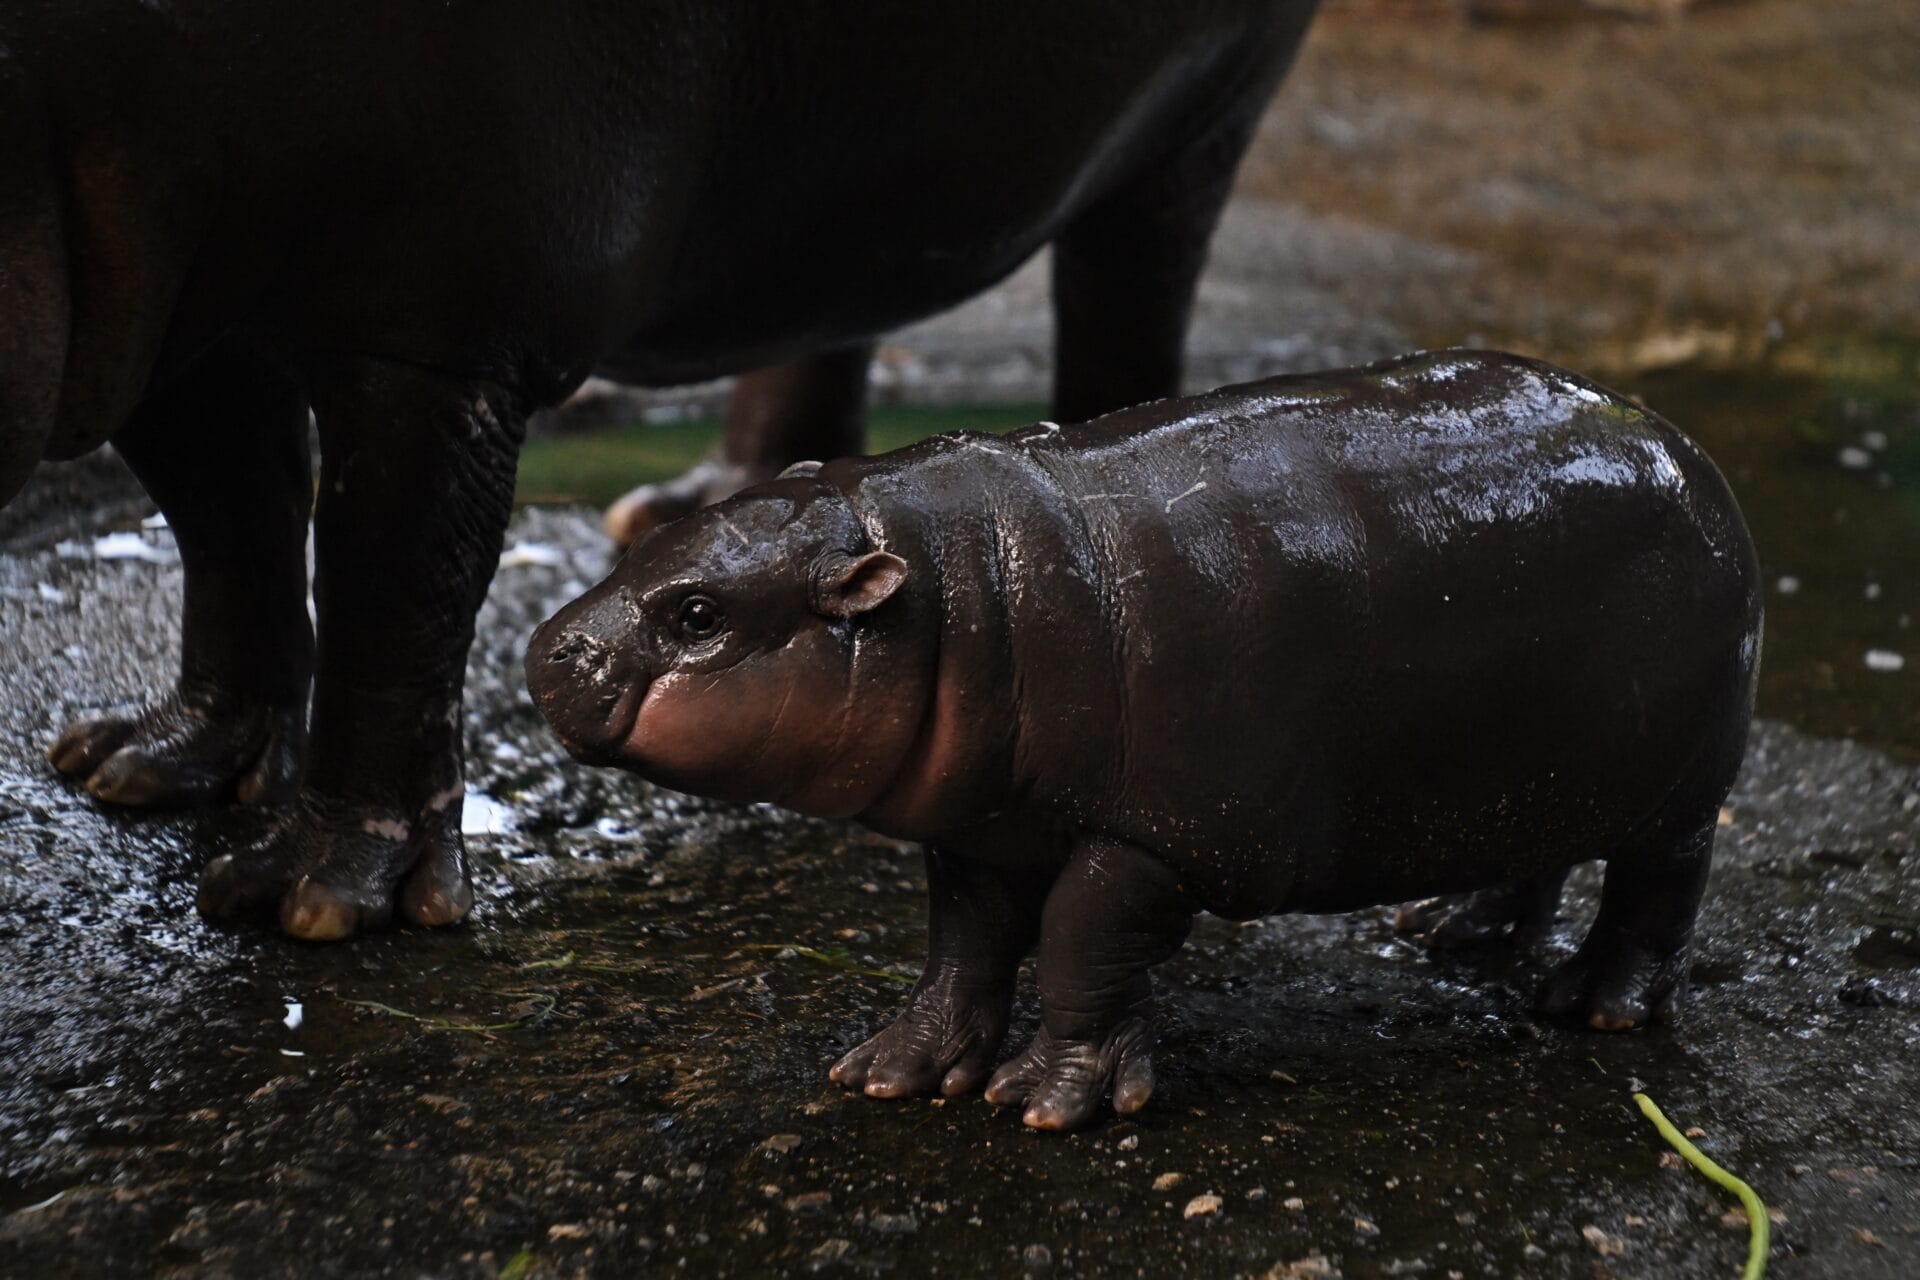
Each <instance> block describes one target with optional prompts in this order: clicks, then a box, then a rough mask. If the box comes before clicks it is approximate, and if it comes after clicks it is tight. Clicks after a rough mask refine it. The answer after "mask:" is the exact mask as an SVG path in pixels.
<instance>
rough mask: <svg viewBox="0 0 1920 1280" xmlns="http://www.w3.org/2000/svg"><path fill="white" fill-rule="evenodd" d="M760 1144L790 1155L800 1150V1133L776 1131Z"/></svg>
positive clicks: (773, 1150)
mask: <svg viewBox="0 0 1920 1280" xmlns="http://www.w3.org/2000/svg"><path fill="white" fill-rule="evenodd" d="M760 1145H761V1146H763V1147H765V1148H766V1149H767V1150H768V1151H772V1152H776V1153H777V1154H779V1155H783V1156H784V1155H789V1154H791V1153H792V1152H794V1151H797V1150H799V1147H800V1135H799V1134H797V1133H776V1134H774V1135H773V1136H772V1137H771V1138H768V1139H767V1140H766V1141H765V1142H763V1143H761V1144H760Z"/></svg>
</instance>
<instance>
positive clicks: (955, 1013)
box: [828, 849, 1053, 1098]
mask: <svg viewBox="0 0 1920 1280" xmlns="http://www.w3.org/2000/svg"><path fill="white" fill-rule="evenodd" d="M1052 879H1053V872H1052V871H1050V870H1049V871H1045V872H1022V871H1012V870H1008V869H1005V868H1002V867H998V866H994V865H990V864H987V863H981V862H976V861H973V860H971V859H967V858H962V857H960V856H958V855H956V854H953V853H945V852H942V851H940V850H938V849H929V850H927V967H926V969H925V970H923V971H922V972H921V974H920V981H919V982H918V983H917V984H915V986H914V988H913V994H912V995H911V996H909V997H908V999H907V1007H906V1009H905V1011H903V1012H902V1013H901V1014H900V1016H899V1017H898V1018H895V1019H894V1021H893V1025H892V1026H890V1027H888V1028H887V1029H886V1030H885V1031H882V1032H881V1033H880V1034H879V1035H877V1036H874V1037H873V1038H872V1039H870V1040H868V1041H867V1042H866V1043H865V1044H862V1045H861V1046H860V1047H859V1048H857V1049H855V1050H853V1052H851V1053H849V1054H848V1055H847V1056H846V1057H844V1058H842V1059H840V1061H838V1062H836V1063H835V1064H834V1065H833V1070H832V1071H830V1072H829V1073H828V1075H829V1076H830V1077H831V1078H832V1079H833V1081H834V1082H835V1083H837V1084H843V1085H846V1086H848V1087H849V1088H853V1089H860V1090H863V1091H864V1092H865V1093H866V1094H867V1096H868V1097H872V1098H904V1097H908V1096H911V1095H913V1094H922V1093H932V1092H934V1091H935V1090H936V1089H938V1090H939V1092H940V1093H942V1094H944V1095H945V1096H947V1097H950V1098H951V1097H954V1096H956V1095H958V1094H962V1093H968V1092H971V1091H972V1090H974V1089H977V1088H979V1087H980V1085H981V1083H982V1082H983V1081H984V1080H985V1079H986V1078H987V1071H988V1069H989V1068H990V1067H991V1066H992V1065H993V1059H994V1055H995V1054H997V1053H998V1052H999V1050H1000V1041H1001V1039H1002V1038H1004V1037H1005V1035H1006V1034H1007V1015H1008V1011H1009V1009H1010V1008H1011V1007H1012V1004H1013V983H1014V979H1015V978H1016V977H1017V976H1018V974H1019V972H1020V961H1021V960H1022V959H1024V958H1025V957H1026V954H1027V952H1029V951H1031V950H1033V941H1034V938H1035V936H1036V935H1037V934H1038V933H1039V931H1040V910H1041V906H1042V904H1044V903H1045V902H1046V898H1047V885H1048V883H1049V882H1050V881H1051V880H1052Z"/></svg>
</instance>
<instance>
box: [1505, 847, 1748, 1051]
mask: <svg viewBox="0 0 1920 1280" xmlns="http://www.w3.org/2000/svg"><path fill="white" fill-rule="evenodd" d="M1714 826H1715V819H1714V817H1709V818H1708V819H1707V820H1706V822H1705V823H1704V824H1703V825H1700V826H1698V827H1696V828H1694V829H1693V830H1691V831H1689V832H1688V833H1687V834H1686V835H1685V836H1684V837H1683V838H1682V839H1681V840H1680V841H1679V842H1678V843H1677V844H1675V845H1672V846H1669V847H1668V848H1667V849H1665V850H1660V851H1658V852H1656V853H1655V854H1654V856H1653V857H1651V858H1647V859H1644V860H1642V859H1639V858H1620V859H1610V860H1609V861H1608V863H1607V876H1606V882H1605V884H1604V885H1603V886H1602V888H1601V891H1600V913H1599V915H1598V916H1597V917H1595V919H1594V922H1593V928H1592V929H1590V930H1589V931H1588V933H1587V937H1586V941H1584V942H1582V943H1581V944H1580V950H1579V951H1578V952H1576V953H1575V954H1574V956H1573V958H1572V959H1571V960H1569V961H1567V962H1566V963H1565V964H1564V965H1562V966H1561V967H1560V968H1559V969H1558V970H1557V971H1556V972H1555V973H1554V974H1553V976H1552V977H1551V978H1549V979H1548V980H1547V984H1546V988H1545V989H1544V990H1543V991H1542V993H1541V997H1540V1010H1541V1012H1543V1013H1548V1014H1573V1015H1575V1016H1577V1017H1580V1018H1583V1019H1585V1021H1586V1022H1587V1023H1588V1025H1590V1026H1592V1027H1594V1028H1596V1029H1597V1030H1601V1031H1628V1030H1632V1029H1633V1028H1635V1027H1641V1026H1645V1025H1646V1024H1647V1023H1648V1022H1650V1021H1652V1020H1654V1019H1656V1018H1658V1019H1662V1020H1666V1019H1670V1018H1671V1017H1672V1016H1673V1014H1674V1011H1675V1008H1676V1006H1677V1005H1678V1003H1679V1000H1680V997H1681V996H1682V995H1684V994H1685V992H1686V980H1687V971H1688V969H1689V968H1690V967H1691V965H1692V962H1693V922H1694V918H1695V917H1696V916H1697V915H1698V914H1699V911H1700V898H1701V895H1702V894H1703V893H1704V892H1705V891H1706V887H1707V871H1708V869H1709V867H1710V865H1711V863H1712V860H1713V833H1714Z"/></svg>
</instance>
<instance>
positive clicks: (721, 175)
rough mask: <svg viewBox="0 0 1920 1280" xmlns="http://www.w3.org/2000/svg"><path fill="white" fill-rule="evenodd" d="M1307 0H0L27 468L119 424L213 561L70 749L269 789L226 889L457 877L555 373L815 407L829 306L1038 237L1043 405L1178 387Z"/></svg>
mask: <svg viewBox="0 0 1920 1280" xmlns="http://www.w3.org/2000/svg"><path fill="white" fill-rule="evenodd" d="M1312 9H1313V4H1312V0H1196V2H1195V3H1187V4H1179V5H1159V4H1137V5H1119V6H1116V5H1113V4H1110V3H1105V2H1104V0H1049V2H1048V3H1045V4H1033V3H1004V2H998V0H975V2H973V3H965V4H957V3H956V4H938V5H935V4H914V5H902V4H898V3H893V2H892V0H837V2H836V3H832V4H823V3H816V2H811V0H795V2H792V3H778V4H711V3H700V2H688V0H561V2H559V3H543V4H483V3H478V2H477V0H433V2H432V3H427V2H426V0H377V2H374V3H369V2H367V0H347V2H346V3H339V4H307V3H299V4H295V3H289V0H169V2H167V3H137V2H136V0H65V2H63V3H48V2H46V0H0V502H5V501H6V500H8V499H9V498H11V497H12V495H13V494H14V492H15V491H17V490H18V489H19V487H20V485H21V484H22V483H23V482H24V480H25V478H26V476H27V473H28V472H29V471H31V470H32V468H33V467H34V466H35V465H36V463H38V462H39V461H40V460H41V459H42V458H68V457H73V456H75V455H77V454H80V453H83V452H85V451H87V450H89V449H92V448H94V447H96V446H98V445H99V444H101V443H102V442H104V441H107V440H109V439H110V440H112V442H113V444H114V445H115V446H116V448H117V449H118V450H119V451H120V453H121V454H122V456H124V457H125V459H126V460H127V462H128V463H129V464H130V465H131V466H132V468H133V470H134V471H135V472H136V473H137V474H138V476H139V477H140V479H141V481H142V483H144V484H145V486H146V487H147V490H148V492H149V493H150V494H151V495H152V496H153V498H154V500H155V501H156V502H157V503H158V504H159V506H160V509H161V511H162V512H163V513H164V514H165V515H166V517H167V520H168V522H169V523H170V524H171V525H172V527H173V530H174V533H175V535H176V536H177V538H178V540H179V544H180V551H181V557H182V560H183V562H184V566H185V573H186V603H185V609H184V626H183V631H184V641H183V646H182V649H183V652H182V659H181V669H180V677H179V681H178V684H177V686H176V687H175V689H174V690H173V691H172V692H171V693H170V694H168V695H166V696H164V697H162V698H160V699H159V700H158V701H156V702H155V703H154V704H153V705H152V706H150V707H148V708H147V709H146V710H144V711H142V712H140V713H137V714H134V715H115V716H108V717H106V718H102V719H94V720H86V721H82V722H80V723H77V724H74V725H73V726H71V727H70V728H68V729H67V730H66V732H64V733H63V734H61V735H60V736H59V738H58V740H57V741H56V742H55V743H54V745H53V749H52V751H51V753H50V754H51V757H52V760H53V763H54V765H55V766H56V767H57V768H59V769H60V770H61V771H62V772H63V773H66V774H68V775H69V776H71V777H73V778H74V779H76V780H79V781H83V782H84V783H85V785H86V786H87V788H88V790H89V791H91V792H92V793H93V794H94V795H95V796H97V797H99V798H100V799H102V800H105V801H108V802H112V803H117V804H126V805H137V806H150V805H165V804H200V803H209V802H213V801H218V800H222V799H226V798H228V797H231V796H235V795H237V796H238V797H239V798H240V799H241V800H244V801H252V802H257V803H262V804H273V805H286V806H288V807H289V810H290V812H289V816H288V817H287V819H286V820H285V821H284V822H283V823H282V824H281V825H280V826H279V827H278V828H277V829H276V830H275V831H274V832H273V833H272V834H271V835H270V836H268V837H267V838H265V839H264V840H263V841H262V842H261V843H260V844H258V845H257V846H255V847H254V848H252V849H249V850H245V851H242V852H239V853H237V854H234V855H230V856H228V857H224V858H221V859H218V860H216V861H215V862H213V863H212V865H211V866H209V868H208V869H207V872H206V874H205V876H204V877H203V879H202V881H201V887H200V909H201V911H202V912H203V913H204V914H206V915H208V916H210V917H213V918H216V919H229V918H233V917H235V916H237V915H239V914H241V913H243V912H247V911H250V910H252V909H254V908H256V907H261V908H267V909H274V908H277V909H278V913H279V918H280V922H281V925H282V927H283V928H285V929H286V930H287V931H288V932H290V933H293V934H296V935H299V936H301V937H306V938H315V939H319V938H337V937H341V936H344V935H346V934H348V933H351V932H353V931H354V930H356V929H359V928H362V927H366V926H369V925H375V924H379V923H382V922H384V921H386V920H388V919H389V918H391V917H394V916H399V917H400V918H403V919H406V920H410V921H413V922H416V923H423V924H436V923H444V922H447V921H450V920H454V919H458V918H459V917H460V916H461V915H463V914H464V913H465V912H466V910H467V906H468V904H469V902H470V900H471V890H470V889H469V887H468V879H467V872H466V862H465V855H464V852H463V850H462V848H461V840H460V830H459V815H460V803H459V802H460V798H461V794H462V791H463V786H462V776H461V774H462V769H461V742H460V728H461V715H460V695H461V678H462V674H463V667H464V659H465V654H466V651H467V647H468V642H469V640H470V638H471V636H472V632H473V616H474V612H475V610H476V609H477V608H478V606H479V604H480V601H481V599H482V598H483V595H484V593H485V590H486V585H487V580H488V578H489V576H490V574H491V573H492V570H493V568H494V565H495V563H496V560H497V556H498V553H499V544H500V538H501V533H502V531H503V529H504V528H505V525H506V521H507V516H508V512H509V508H510V505H511V500H512V496H513V469H514V461H515V455H516V453H517V451H518V448H519V444H520V440H521V437H522V433H523V428H524V423H525V419H526V416H527V414H528V412H529V411H530V410H532V409H534V408H536V407H538V406H540V405H543V404H549V403H553V402H555V401H557V400H559V399H561V398H562V397H564V396H565V395H567V394H568V393H569V392H571V391H572V389H573V388H575V387H577V386H578V385H579V384H580V383H581V381H582V380H583V379H585V378H586V377H587V375H588V374H589V373H590V372H592V371H594V370H596V369H597V370H600V371H602V372H604V373H607V374H609V375H611V376H615V377H620V378H623V379H627V380H630V381H644V382H651V383H671V382H682V381H689V380H694V379H700V378H707V377H714V376H718V375H720V374H723V373H728V372H734V371H737V370H741V369H749V368H753V367H755V366H761V365H773V364H777V363H778V362H782V361H787V362H790V363H788V364H786V365H784V366H781V371H777V372H778V376H772V377H770V378H763V379H761V380H760V381H759V382H757V383H756V384H755V386H756V387H757V388H758V394H757V396H755V397H749V399H751V400H752V404H753V406H754V407H755V413H756V414H757V415H758V418H757V419H756V421H759V422H761V423H762V424H764V423H772V422H780V423H784V424H786V426H787V427H789V428H791V429H794V430H801V429H809V430H812V432H813V436H817V435H818V434H819V430H820V429H821V424H823V423H824V424H828V425H831V424H833V423H836V422H839V421H841V420H842V419H844V418H845V417H846V416H847V414H848V413H849V412H850V410H849V409H848V404H849V400H850V398H851V399H852V400H855V401H857V393H855V392H850V391H849V390H848V387H849V385H851V386H853V387H856V388H857V386H858V384H859V381H860V379H861V378H863V377H864V372H863V368H864V360H863V359H850V358H849V357H848V356H847V354H846V353H847V352H848V351H849V350H855V349H858V348H860V347H861V346H862V344H865V343H867V342H870V341H871V340H872V338H873V337H874V335H876V334H879V333H882V332H884V331H886V330H887V329H889V328H892V327H895V326H897V325H899V324H902V323H905V322H907V321H910V320H913V319H917V318H919V317H922V316H925V315H929V314H931V313H933V312H935V311H938V310H941V309H942V308H945V307H948V306H950V305H952V304H954V303H956V302H959V301H960V300H962V299H963V298H965V297H967V296H968V295H969V294H972V293H974V292H977V291H978V290H980V289H982V288H984V287H986V286H987V285H989V284H991V283H992V282H994V281H995V280H997V279H999V278H1000V277H1002V276H1004V275H1005V274H1007V273H1008V272H1010V271H1011V270H1013V269H1014V268H1015V267H1016V266H1018V265H1019V264H1020V263H1021V262H1022V261H1023V260H1025V259H1026V258H1027V257H1029V256H1030V255H1031V254H1032V253H1034V252H1035V251H1036V250H1037V249H1039V248H1040V247H1041V246H1042V245H1045V244H1047V243H1049V242H1051V243H1052V244H1053V245H1054V249H1055V288H1056V296H1057V299H1058V301H1057V304H1056V316H1057V322H1058V357H1059V358H1058V365H1059V372H1058V383H1057V392H1058V394H1057V404H1058V407H1059V411H1060V412H1061V413H1062V414H1065V415H1071V416H1086V415H1091V414H1092V413H1095V412H1100V411H1103V410H1106V409H1111V408H1116V407H1118V406H1120V405H1123V404H1130V403H1134V402H1136V401H1138V400H1140V399H1144V398H1148V397H1151V396H1156V395H1166V394H1171V393H1172V392H1173V390H1174V389H1175V387H1176V384H1177V382H1178V377H1179V367H1180V345H1181V338H1182V334H1183V331H1184V328H1185V322H1186V316H1187V311H1188V304H1189V302H1190V301H1191V298H1192V294H1193V286H1194V281H1195V278H1196V276H1197V275H1198V272H1199V269H1200V264H1201V262H1202V260H1203V258H1204V257H1205V250H1206V242H1207V238H1208V235H1209V233H1210V231H1211V228H1212V226H1213V223H1214V219H1215V217H1216V215H1217V214H1218V212H1219V209H1220V205H1221V202H1222V200H1223V199H1224V197H1225V194H1226V191H1227V189H1228V186H1229V185H1230V183H1231V180H1232V174H1233V170H1234V167H1235V165H1236V164H1237V162H1238V159H1239V156H1240V153H1241V151H1242V150H1243V148H1244V146H1245V143H1246V141H1247V139H1248V138H1249V137H1250V136H1251V134H1252V131H1253V128H1254V125H1255V123H1256V122H1257V120H1258V119H1259V116H1260V113H1261V111H1262V109H1263V107H1264V104H1265V102H1266V99H1267V97H1268V95H1269V92H1270V90H1271V89H1272V87H1273V85H1274V84H1275V82H1276V81H1277V80H1278V78H1279V76H1280V74H1281V72H1282V70H1283V69H1284V67H1285V66H1286V64H1287V62H1288V61H1289V59H1290V58H1291V56H1292V53H1293V51H1294V49H1295V47H1296V46H1297V44H1298V43H1299V40H1300V37H1301V34H1302V32H1303V30H1304V28H1305V26H1306V23H1307V20H1308V17H1309V16H1310V14H1311V12H1312ZM821 353H824V354H821ZM310 408H311V410H312V411H313V414H314V416H315V417H316V418H317V419H318V422H319V432H320V444H321V465H320V477H319V487H318V495H319V496H318V502H317V509H316V504H315V497H314V493H315V490H314V486H313V482H312V479H311V476H310V462H309V458H308V453H307V432H308V410H309V409H310ZM804 434H805V433H804V432H803V435H804ZM813 436H806V438H808V439H812V438H813ZM310 510H311V511H312V512H313V514H314V520H315V524H316V526H317V554H316V566H317V575H316V579H315V583H314V597H315V605H316V607H317V613H318V623H319V625H318V644H317V645H316V640H315V631H314V628H313V627H312V626H311V625H310V624H309V621H308V614H307V601H306V596H307V582H306V558H305V554H304V546H305V539H306V529H307V523H308V515H309V512H310ZM310 686H311V691H312V715H311V720H309V716H308V695H309V687H310ZM309 733H311V750H310V751H309V749H308V740H309Z"/></svg>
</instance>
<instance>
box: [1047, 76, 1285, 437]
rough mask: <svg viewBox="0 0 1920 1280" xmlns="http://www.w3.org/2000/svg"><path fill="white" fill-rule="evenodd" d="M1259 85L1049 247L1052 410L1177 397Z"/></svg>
mask: <svg viewBox="0 0 1920 1280" xmlns="http://www.w3.org/2000/svg"><path fill="white" fill-rule="evenodd" d="M1267 96H1268V87H1264V86H1263V87H1258V88H1257V89H1255V90H1254V91H1252V92H1249V93H1248V94H1247V95H1246V97H1245V99H1244V100H1243V101H1242V102H1241V103H1239V104H1237V105H1236V106H1235V107H1234V109H1233V110H1232V111H1231V112H1230V113H1229V114H1228V115H1227V116H1226V117H1225V118H1223V119H1222V120H1221V121H1219V122H1218V123H1217V124H1216V125H1215V127H1214V128H1213V129H1212V130H1211V131H1209V132H1208V133H1206V134H1205V135H1204V136H1202V137H1200V138H1198V139H1196V140H1194V141H1193V142H1191V143H1189V144H1188V145H1187V147H1186V148H1185V149H1184V150H1183V151H1182V152H1180V153H1179V154H1177V155H1176V156H1174V157H1173V158H1172V159H1171V160H1169V161H1166V162H1163V163H1161V164H1159V165H1156V166H1154V167H1152V168H1150V169H1147V170H1146V171H1145V172H1144V173H1142V174H1141V175H1140V176H1138V177H1136V178H1134V179H1133V180H1132V181H1131V182H1130V183H1128V184H1127V185H1124V186H1122V187H1120V188H1119V189H1118V190H1116V191H1114V192H1112V193H1110V194H1108V195H1107V196H1105V197H1104V198H1103V199H1102V200H1100V201H1099V202H1098V203H1096V204H1094V205H1092V206H1090V207H1089V208H1088V209H1086V210H1085V211H1084V212H1082V213H1080V214H1079V215H1078V216H1077V217H1075V218H1074V219H1073V221H1072V222H1070V223H1068V224H1067V227H1066V229H1065V230H1064V231H1063V232H1061V234H1060V235H1059V236H1058V237H1056V238H1055V240H1054V242H1053V323H1054V374H1053V412H1054V416H1055V417H1056V418H1058V419H1059V420H1060V421H1062V422H1082V421H1085V420H1086V419H1088V418H1095V417H1099V416H1100V415H1101V414H1103V413H1111V412H1113V411H1114V410H1116V409H1124V408H1127V407H1129V406H1131V405H1136V404H1144V403H1146V402H1147V401H1149V400H1161V399H1165V398H1166V397H1168V396H1176V395H1179V394H1180V376H1181V369H1182V367H1183V365H1184V363H1185V352H1186V339H1187V326H1188V322H1189V321H1190V320H1191V319H1192V314H1193V298H1194V293H1195V290H1196V289H1197V288H1198V286H1199V282H1200V272H1201V269H1202V268H1203V267H1204V266H1205V265H1206V261H1207V244H1208V242H1209V241H1210V240H1211V239H1212V237H1213V231H1214V227H1215V226H1216V225H1217V224H1218V223H1219V220H1220V211H1221V209H1222V208H1223V207H1225V205H1226V200H1227V195H1228V192H1229V191H1231V190H1232V187H1233V175H1234V171H1235V170H1236V169H1237V168H1238V167H1239V164H1240V157H1241V155H1242V154H1244V153H1245V151H1246V147H1247V142H1248V140H1249V139H1250V138H1251V137H1252V136H1253V128H1254V125H1255V124H1256V123H1257V122H1258V120H1259V116H1260V109H1261V107H1262V106H1263V105H1264V103H1265V102H1266V99H1267Z"/></svg>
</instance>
